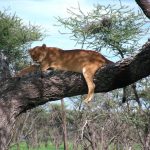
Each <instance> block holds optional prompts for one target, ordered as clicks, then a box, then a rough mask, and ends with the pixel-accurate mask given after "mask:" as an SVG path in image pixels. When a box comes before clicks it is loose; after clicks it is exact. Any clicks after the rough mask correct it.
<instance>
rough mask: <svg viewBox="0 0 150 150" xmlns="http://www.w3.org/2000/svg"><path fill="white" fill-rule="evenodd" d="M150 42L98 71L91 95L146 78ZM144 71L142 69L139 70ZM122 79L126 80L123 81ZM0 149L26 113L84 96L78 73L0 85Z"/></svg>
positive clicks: (56, 74)
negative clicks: (55, 102)
mask: <svg viewBox="0 0 150 150" xmlns="http://www.w3.org/2000/svg"><path fill="white" fill-rule="evenodd" d="M149 58H150V42H147V43H146V44H145V45H143V47H142V48H141V49H140V50H139V53H138V54H137V55H136V56H135V57H129V58H127V59H124V60H123V61H120V62H117V63H115V64H112V65H110V66H107V67H104V68H103V69H102V70H98V71H97V73H96V75H95V78H94V82H95V83H96V90H95V92H96V93H97V92H107V91H111V90H113V89H116V88H121V87H124V86H127V85H129V84H131V83H134V82H136V81H138V80H140V79H142V78H144V77H146V76H148V75H149V74H150V59H149ZM143 68H144V69H143ZM125 79H126V80H125ZM0 86H1V89H0V117H1V122H0V149H1V150H5V149H7V148H8V145H9V142H10V140H11V132H10V131H11V130H12V129H13V126H14V123H15V122H16V118H17V117H18V116H19V115H20V114H22V113H23V112H26V111H27V110H28V109H31V108H34V107H36V106H38V105H42V104H44V103H46V102H48V101H54V100H58V99H62V98H63V97H70V96H75V95H81V94H85V93H87V86H86V83H85V81H84V78H83V76H82V75H81V74H79V73H72V72H63V71H55V72H50V73H47V74H45V76H44V78H42V79H41V78H40V73H39V74H35V75H32V76H30V77H24V78H21V79H18V78H16V79H13V80H12V79H8V80H6V81H3V82H1V83H0Z"/></svg>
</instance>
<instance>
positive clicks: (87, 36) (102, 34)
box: [57, 5, 149, 106]
mask: <svg viewBox="0 0 150 150" xmlns="http://www.w3.org/2000/svg"><path fill="white" fill-rule="evenodd" d="M68 13H69V14H70V16H69V17H68V18H60V17H58V18H57V20H58V22H60V23H61V25H64V27H65V28H67V29H69V31H70V32H71V33H70V34H71V37H72V38H73V40H75V41H76V42H77V44H81V45H82V47H88V48H92V49H95V50H96V51H102V50H103V51H109V52H113V53H112V54H113V55H115V56H117V57H119V58H121V59H123V58H126V57H127V56H130V55H133V54H135V53H137V50H138V47H139V46H140V42H141V39H142V38H144V37H145V35H148V33H149V27H147V26H148V25H147V26H146V20H145V19H146V18H145V17H144V16H143V14H142V12H141V13H135V12H134V11H133V10H130V8H129V7H127V6H120V8H115V6H111V5H108V6H102V5H97V6H95V7H94V9H93V10H92V11H91V12H88V13H84V12H83V11H82V10H81V8H80V7H79V8H78V9H77V11H76V10H68ZM139 41H140V42H139ZM131 87H132V89H133V92H134V94H135V96H134V97H135V100H136V101H137V103H138V104H139V106H141V103H140V100H139V97H138V94H137V90H136V84H135V83H134V84H132V85H131ZM128 97H129V95H128V94H127V89H126V88H123V100H122V101H123V102H125V101H127V98H128Z"/></svg>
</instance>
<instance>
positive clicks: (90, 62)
mask: <svg viewBox="0 0 150 150" xmlns="http://www.w3.org/2000/svg"><path fill="white" fill-rule="evenodd" d="M29 54H30V56H31V58H32V59H33V61H34V62H36V63H39V64H40V69H41V71H46V70H47V69H49V68H53V69H58V70H66V71H74V72H79V73H83V76H84V78H85V80H86V83H87V86H88V95H87V97H86V99H85V102H87V103H88V102H89V101H91V99H92V97H93V95H94V89H95V84H94V82H93V77H94V74H95V72H96V71H97V70H98V69H99V68H101V67H102V66H104V65H106V64H110V63H113V62H112V61H110V60H108V59H106V58H105V57H104V56H103V55H101V54H100V53H98V52H95V51H89V50H82V49H75V50H62V49H59V48H55V47H46V45H45V44H43V45H42V46H36V47H34V48H32V49H30V50H29ZM36 69H37V67H36V65H31V66H29V67H27V68H25V69H23V70H21V71H20V72H19V73H18V74H17V76H19V77H21V76H23V75H25V74H27V73H30V72H34V71H36Z"/></svg>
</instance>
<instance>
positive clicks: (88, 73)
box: [83, 65, 99, 103]
mask: <svg viewBox="0 0 150 150" xmlns="http://www.w3.org/2000/svg"><path fill="white" fill-rule="evenodd" d="M98 68H99V67H97V66H93V65H88V66H87V67H84V68H83V76H84V78H85V80H86V83H87V86H88V94H87V97H86V99H85V100H84V101H85V102H86V103H88V102H90V101H91V100H92V98H93V96H94V90H95V84H94V82H93V77H94V74H95V72H96V71H97V69H98Z"/></svg>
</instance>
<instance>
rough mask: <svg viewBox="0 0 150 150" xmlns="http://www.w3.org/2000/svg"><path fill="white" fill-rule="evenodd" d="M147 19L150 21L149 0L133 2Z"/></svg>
mask: <svg viewBox="0 0 150 150" xmlns="http://www.w3.org/2000/svg"><path fill="white" fill-rule="evenodd" d="M135 1H136V3H137V4H138V5H139V6H140V7H141V9H142V11H143V12H144V14H145V15H146V16H147V18H149V19H150V0H135Z"/></svg>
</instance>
